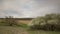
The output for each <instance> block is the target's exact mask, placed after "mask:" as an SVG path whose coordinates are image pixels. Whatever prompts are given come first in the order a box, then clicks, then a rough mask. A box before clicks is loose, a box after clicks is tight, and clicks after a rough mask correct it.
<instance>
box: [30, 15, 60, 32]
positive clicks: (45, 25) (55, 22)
mask: <svg viewBox="0 0 60 34" xmlns="http://www.w3.org/2000/svg"><path fill="white" fill-rule="evenodd" d="M31 24H33V25H31V26H30V28H31V29H34V30H51V31H58V30H59V31H60V27H59V26H60V14H47V15H45V16H43V17H37V18H35V19H33V20H32V22H31Z"/></svg>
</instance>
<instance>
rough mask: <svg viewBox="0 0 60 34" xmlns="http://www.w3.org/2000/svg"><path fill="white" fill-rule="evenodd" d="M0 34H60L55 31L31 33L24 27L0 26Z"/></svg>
mask: <svg viewBox="0 0 60 34" xmlns="http://www.w3.org/2000/svg"><path fill="white" fill-rule="evenodd" d="M0 34H60V32H55V31H41V30H40V31H31V30H27V29H26V28H22V27H15V26H0Z"/></svg>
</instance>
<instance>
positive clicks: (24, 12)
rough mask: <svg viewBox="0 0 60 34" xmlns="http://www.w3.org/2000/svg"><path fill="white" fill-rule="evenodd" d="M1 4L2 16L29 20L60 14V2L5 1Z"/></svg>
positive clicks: (43, 0) (34, 0)
mask: <svg viewBox="0 0 60 34" xmlns="http://www.w3.org/2000/svg"><path fill="white" fill-rule="evenodd" d="M0 3H1V4H0V14H1V13H2V15H0V16H6V15H7V16H14V17H23V18H25V17H26V18H27V17H37V16H43V15H45V14H47V13H60V0H3V1H2V2H0Z"/></svg>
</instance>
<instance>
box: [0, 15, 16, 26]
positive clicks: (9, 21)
mask: <svg viewBox="0 0 60 34" xmlns="http://www.w3.org/2000/svg"><path fill="white" fill-rule="evenodd" d="M0 23H1V24H4V25H9V26H13V25H17V20H15V19H14V18H13V17H12V16H9V17H7V16H6V18H3V19H2V20H1V22H0Z"/></svg>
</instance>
